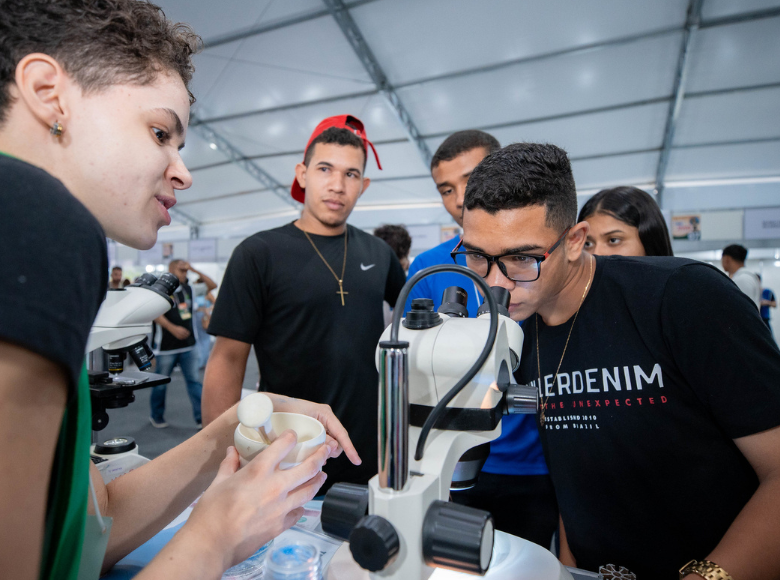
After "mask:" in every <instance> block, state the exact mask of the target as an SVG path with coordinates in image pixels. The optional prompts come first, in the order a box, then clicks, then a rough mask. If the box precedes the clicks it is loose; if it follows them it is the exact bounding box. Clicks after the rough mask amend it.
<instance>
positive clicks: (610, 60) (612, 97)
mask: <svg viewBox="0 0 780 580" xmlns="http://www.w3.org/2000/svg"><path fill="white" fill-rule="evenodd" d="M680 38H681V35H680V34H672V35H668V36H665V37H663V38H656V39H651V40H644V41H641V42H637V43H634V44H630V45H627V46H621V47H612V48H605V49H602V50H597V51H593V52H590V53H587V54H578V55H573V56H564V57H560V58H557V59H552V60H548V61H544V62H532V63H526V64H521V65H516V66H512V67H508V68H506V69H502V70H500V71H494V72H487V73H480V74H475V75H470V76H468V77H463V78H456V79H450V80H443V81H439V82H434V83H429V84H425V85H419V86H411V87H407V88H403V89H400V90H399V94H400V95H401V98H402V99H403V101H404V103H405V104H406V106H407V107H408V108H409V110H410V112H411V114H412V116H413V117H414V119H415V120H416V122H417V125H418V127H419V128H420V130H421V131H422V132H423V133H424V134H430V133H440V132H441V133H443V132H445V131H446V132H451V131H455V130H458V129H467V128H473V127H482V126H487V125H493V124H500V123H506V122H511V121H521V120H526V119H535V118H539V117H545V116H549V115H556V114H561V113H568V112H573V111H582V110H586V109H591V108H596V107H605V106H609V105H617V104H623V103H628V102H633V101H639V100H643V99H651V98H656V97H668V96H669V95H670V94H671V92H672V84H673V79H674V69H675V63H676V62H677V57H678V53H679V49H680Z"/></svg>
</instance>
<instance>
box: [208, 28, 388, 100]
mask: <svg viewBox="0 0 780 580" xmlns="http://www.w3.org/2000/svg"><path fill="white" fill-rule="evenodd" d="M227 46H231V45H227ZM213 58H215V59H216V58H217V57H213ZM372 88H373V84H372V83H371V81H370V79H369V77H368V74H367V73H366V72H365V70H364V69H363V67H362V65H361V64H360V61H359V60H358V58H357V56H356V55H355V53H354V51H353V50H352V48H351V47H350V46H349V43H348V42H347V41H346V39H345V38H344V36H343V34H342V33H341V30H340V29H339V28H338V26H337V25H336V23H335V21H333V19H332V18H318V19H316V20H312V21H307V22H303V23H301V24H297V25H295V26H289V27H285V28H281V29H279V30H274V31H272V32H268V33H265V34H260V35H257V36H252V37H249V38H247V39H245V40H243V41H240V45H239V48H237V50H236V51H235V54H234V55H233V56H232V60H230V62H229V63H228V64H227V66H226V67H225V69H224V70H223V71H222V72H221V73H220V75H219V77H218V79H217V81H215V85H214V86H213V87H212V88H211V89H210V90H209V93H208V95H207V96H205V97H203V101H204V106H205V107H206V108H207V109H208V112H209V114H210V115H227V114H231V113H239V112H244V111H253V110H257V109H263V108H268V107H275V106H279V105H284V104H288V103H300V102H306V101H311V100H315V99H321V98H325V97H332V96H337V95H345V94H350V93H355V92H361V91H365V90H368V89H372Z"/></svg>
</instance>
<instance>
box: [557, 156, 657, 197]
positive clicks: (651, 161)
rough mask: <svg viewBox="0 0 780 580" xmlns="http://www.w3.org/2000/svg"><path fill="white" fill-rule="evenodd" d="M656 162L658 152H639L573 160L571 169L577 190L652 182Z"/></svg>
mask: <svg viewBox="0 0 780 580" xmlns="http://www.w3.org/2000/svg"><path fill="white" fill-rule="evenodd" d="M657 164H658V153H640V154H635V155H621V156H619V157H605V158H601V159H585V160H581V161H573V162H572V164H571V166H572V171H573V172H574V182H575V183H576V184H577V191H583V190H586V189H595V188H599V189H600V188H604V187H615V186H618V185H638V184H646V183H652V182H653V181H654V180H655V170H656V165H657Z"/></svg>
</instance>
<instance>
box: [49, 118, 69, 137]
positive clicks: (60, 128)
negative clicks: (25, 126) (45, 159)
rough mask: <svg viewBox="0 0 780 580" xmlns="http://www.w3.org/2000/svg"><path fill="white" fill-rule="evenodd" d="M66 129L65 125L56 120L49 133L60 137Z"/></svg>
mask: <svg viewBox="0 0 780 580" xmlns="http://www.w3.org/2000/svg"><path fill="white" fill-rule="evenodd" d="M64 130H65V127H63V126H62V125H61V124H60V122H59V121H54V124H52V126H51V129H49V133H51V134H52V135H54V136H55V137H60V136H61V135H62V132H63V131H64Z"/></svg>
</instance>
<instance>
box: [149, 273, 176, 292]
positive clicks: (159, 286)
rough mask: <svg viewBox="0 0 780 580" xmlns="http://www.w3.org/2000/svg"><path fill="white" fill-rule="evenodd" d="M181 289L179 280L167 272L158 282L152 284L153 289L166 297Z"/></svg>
mask: <svg viewBox="0 0 780 580" xmlns="http://www.w3.org/2000/svg"><path fill="white" fill-rule="evenodd" d="M178 287H179V279H178V278H177V277H176V276H174V275H173V274H171V273H170V272H166V273H165V274H163V275H162V276H160V277H159V278H157V281H156V282H155V283H154V284H152V289H153V290H157V291H158V292H160V293H161V294H164V295H165V296H170V295H172V294H173V293H174V292H175V291H176V288H178Z"/></svg>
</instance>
